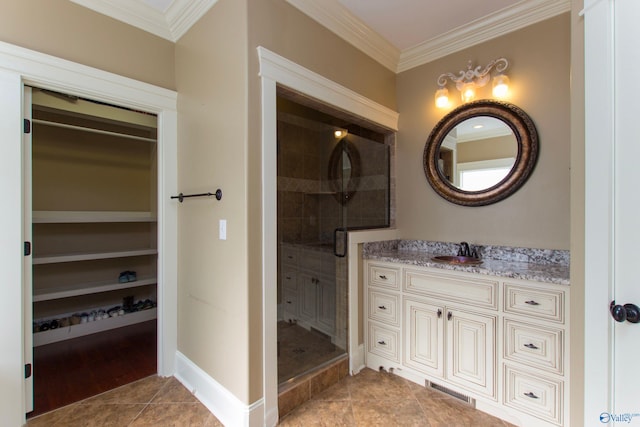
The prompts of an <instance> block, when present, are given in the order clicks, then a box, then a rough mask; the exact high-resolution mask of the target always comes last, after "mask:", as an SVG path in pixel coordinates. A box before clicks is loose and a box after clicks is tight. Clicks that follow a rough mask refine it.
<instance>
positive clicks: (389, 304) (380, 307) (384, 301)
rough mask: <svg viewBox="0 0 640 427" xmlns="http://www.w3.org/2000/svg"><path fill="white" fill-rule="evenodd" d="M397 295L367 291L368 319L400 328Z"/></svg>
mask: <svg viewBox="0 0 640 427" xmlns="http://www.w3.org/2000/svg"><path fill="white" fill-rule="evenodd" d="M398 304H399V297H398V295H393V294H387V293H384V292H379V291H375V290H369V318H370V319H371V320H377V321H378V322H383V323H387V324H389V325H393V326H400V310H399V307H398Z"/></svg>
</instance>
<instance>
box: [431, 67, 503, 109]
mask: <svg viewBox="0 0 640 427" xmlns="http://www.w3.org/2000/svg"><path fill="white" fill-rule="evenodd" d="M508 66H509V62H508V61H507V60H506V59H505V58H498V59H494V60H493V61H491V62H489V63H488V64H487V66H486V67H484V69H482V67H481V66H480V65H478V66H477V67H475V68H474V67H473V65H472V62H471V61H469V63H468V64H467V70H466V71H464V70H461V71H460V72H459V73H458V74H459V75H456V74H453V73H443V74H441V75H440V77H438V90H437V91H436V96H435V98H436V107H438V108H446V107H448V106H449V90H448V89H447V80H451V81H452V82H453V83H455V84H456V88H457V89H458V90H459V91H460V96H461V97H462V102H463V103H467V102H471V101H473V100H474V99H475V98H476V89H478V88H480V87H483V86H485V85H486V84H487V83H488V82H489V78H490V77H491V75H490V73H491V70H495V71H496V72H497V75H496V76H495V77H494V78H493V96H494V97H496V98H504V97H505V96H507V93H508V92H509V77H507V76H506V75H504V71H505V70H506V69H507V67H508Z"/></svg>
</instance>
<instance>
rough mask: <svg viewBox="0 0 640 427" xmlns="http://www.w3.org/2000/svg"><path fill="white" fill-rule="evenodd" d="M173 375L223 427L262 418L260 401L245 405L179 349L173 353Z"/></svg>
mask: <svg viewBox="0 0 640 427" xmlns="http://www.w3.org/2000/svg"><path fill="white" fill-rule="evenodd" d="M175 377H176V379H177V380H178V381H180V383H182V385H184V386H185V387H186V388H187V390H189V391H191V393H193V395H194V396H195V397H197V398H198V400H199V401H200V402H202V404H203V405H204V406H206V407H207V409H209V411H211V412H212V413H213V414H214V415H215V416H216V418H217V419H218V420H220V422H221V423H222V424H224V425H226V426H250V425H256V424H251V420H254V419H256V417H258V415H259V417H260V419H262V411H263V400H262V399H260V400H258V401H256V402H254V403H252V404H251V405H249V406H247V405H245V404H244V403H242V402H241V401H240V400H238V398H237V397H235V396H234V394H233V393H231V392H230V391H229V390H227V389H226V388H224V387H223V386H222V385H221V384H220V383H218V382H217V381H216V380H214V379H213V378H212V377H211V376H209V375H208V374H207V373H206V372H205V371H203V370H202V369H200V368H199V367H198V366H197V365H196V364H195V363H193V362H192V361H191V360H189V358H187V357H186V356H185V355H184V354H182V353H180V352H179V351H177V352H176V373H175Z"/></svg>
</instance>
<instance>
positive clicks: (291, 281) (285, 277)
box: [281, 268, 298, 291]
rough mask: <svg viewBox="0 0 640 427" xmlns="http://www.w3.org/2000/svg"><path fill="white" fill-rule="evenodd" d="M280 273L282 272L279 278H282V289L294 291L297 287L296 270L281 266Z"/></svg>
mask: <svg viewBox="0 0 640 427" xmlns="http://www.w3.org/2000/svg"><path fill="white" fill-rule="evenodd" d="M281 274H282V277H281V280H282V287H283V289H288V290H292V291H295V290H297V289H298V281H297V273H296V270H294V269H292V268H283V269H282V272H281Z"/></svg>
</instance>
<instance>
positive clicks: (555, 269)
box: [362, 240, 569, 285]
mask: <svg viewBox="0 0 640 427" xmlns="http://www.w3.org/2000/svg"><path fill="white" fill-rule="evenodd" d="M474 247H475V248H476V250H477V252H478V254H479V255H480V258H481V259H482V261H483V262H482V264H480V265H470V266H463V265H455V264H444V263H441V262H436V261H432V260H431V258H432V257H435V256H438V255H455V254H456V252H457V250H458V244H455V243H445V242H426V241H418V240H389V241H384V242H371V243H365V244H364V248H363V255H362V256H363V258H364V259H374V260H378V261H385V262H394V263H400V264H407V265H416V266H421V267H433V268H440V269H444V270H454V271H464V272H467V273H476V274H484V275H489V276H499V277H511V278H514V279H522V280H533V281H537V282H545V283H554V284H557V285H569V251H562V250H547V249H529V248H511V247H505V246H480V245H478V246H475V245H474Z"/></svg>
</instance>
